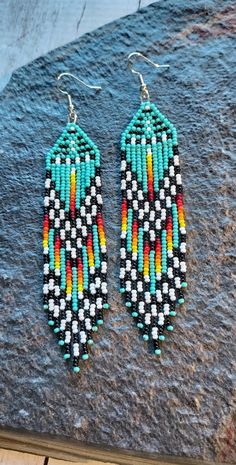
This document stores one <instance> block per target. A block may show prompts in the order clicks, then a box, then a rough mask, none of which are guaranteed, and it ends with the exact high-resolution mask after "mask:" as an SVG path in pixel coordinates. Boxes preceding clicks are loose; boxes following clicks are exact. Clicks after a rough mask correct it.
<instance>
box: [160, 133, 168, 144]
mask: <svg viewBox="0 0 236 465" xmlns="http://www.w3.org/2000/svg"><path fill="white" fill-rule="evenodd" d="M161 138H162V140H163V142H166V139H167V136H166V133H165V132H163V133H162V137H161Z"/></svg>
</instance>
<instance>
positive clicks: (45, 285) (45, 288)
mask: <svg viewBox="0 0 236 465" xmlns="http://www.w3.org/2000/svg"><path fill="white" fill-rule="evenodd" d="M43 293H44V294H45V295H47V294H48V284H44V285H43Z"/></svg>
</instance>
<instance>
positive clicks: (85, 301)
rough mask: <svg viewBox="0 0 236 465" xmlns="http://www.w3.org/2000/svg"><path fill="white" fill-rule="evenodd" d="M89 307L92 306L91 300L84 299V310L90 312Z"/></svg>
mask: <svg viewBox="0 0 236 465" xmlns="http://www.w3.org/2000/svg"><path fill="white" fill-rule="evenodd" d="M89 306H90V302H89V299H84V309H85V310H88V309H89Z"/></svg>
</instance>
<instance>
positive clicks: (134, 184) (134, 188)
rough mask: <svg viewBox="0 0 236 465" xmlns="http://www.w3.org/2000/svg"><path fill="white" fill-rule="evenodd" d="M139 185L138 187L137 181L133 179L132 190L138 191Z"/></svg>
mask: <svg viewBox="0 0 236 465" xmlns="http://www.w3.org/2000/svg"><path fill="white" fill-rule="evenodd" d="M137 187H138V185H137V181H132V191H133V192H136V191H137Z"/></svg>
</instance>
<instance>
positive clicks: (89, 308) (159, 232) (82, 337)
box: [43, 52, 187, 373]
mask: <svg viewBox="0 0 236 465" xmlns="http://www.w3.org/2000/svg"><path fill="white" fill-rule="evenodd" d="M134 56H138V57H142V58H143V59H144V60H145V61H146V62H148V63H150V64H151V65H153V66H155V67H157V68H159V67H167V66H168V65H158V64H156V63H154V62H152V61H151V60H149V59H148V58H146V57H144V56H143V55H142V54H141V53H138V52H133V53H131V54H130V55H129V57H128V63H129V67H130V69H131V71H132V72H133V73H134V74H137V76H138V77H139V80H140V91H141V102H142V103H141V106H140V108H139V110H138V112H137V113H136V114H135V116H134V117H133V119H132V120H131V122H130V123H129V125H128V126H127V128H126V130H125V131H124V133H123V134H122V137H121V194H122V206H121V250H120V256H121V260H120V283H121V286H120V292H121V293H122V294H124V296H125V303H126V306H127V307H128V308H129V309H130V312H131V315H132V316H133V318H134V320H135V323H136V326H137V327H138V328H139V329H140V331H141V333H142V337H143V339H144V340H145V341H148V340H150V341H151V343H152V347H153V350H154V353H155V354H156V355H160V353H161V348H160V344H161V341H163V340H164V339H165V334H164V333H165V330H167V331H172V330H173V325H172V318H173V317H174V316H175V315H176V305H177V304H182V303H183V302H184V298H183V289H184V288H185V287H186V286H187V283H186V278H185V274H186V264H185V252H186V230H185V221H184V211H183V195H182V182H181V175H180V166H179V153H178V142H177V133H176V129H175V127H174V126H173V124H172V123H170V121H169V120H168V119H167V118H166V117H165V116H164V115H163V114H162V113H160V111H159V110H158V109H157V107H156V106H155V105H154V104H153V103H150V98H149V92H148V89H147V86H146V84H145V82H144V80H143V76H142V74H141V73H139V72H138V71H136V70H135V69H134V68H133V67H132V66H131V61H130V60H131V58H132V57H134ZM66 75H67V76H71V77H73V78H74V79H76V80H78V81H79V82H80V83H82V84H83V85H85V86H86V87H90V88H93V89H100V87H96V86H90V85H88V84H85V83H84V82H83V81H81V79H79V78H76V77H75V76H73V75H72V74H70V73H62V74H60V76H58V80H60V79H61V78H62V77H63V76H66ZM59 90H60V91H61V92H62V93H64V94H66V95H67V97H68V101H69V116H68V124H67V126H66V127H65V129H64V131H63V132H62V134H61V136H60V137H59V139H58V140H57V141H56V143H55V145H54V146H53V148H52V149H51V150H50V151H49V153H48V154H47V157H46V181H45V199H44V230H43V248H44V249H43V250H44V309H45V310H46V312H47V315H48V324H49V326H51V327H52V329H53V331H54V333H55V334H56V336H57V338H58V344H59V345H60V346H62V349H63V353H64V359H71V361H72V365H73V371H74V372H75V373H78V372H79V371H80V367H79V363H80V360H81V359H82V360H87V359H88V357H89V355H88V346H89V345H92V344H93V334H94V333H96V332H97V331H98V328H99V325H102V324H103V311H104V309H108V308H109V304H108V297H107V249H106V237H105V232H104V225H103V217H102V195H101V177H100V153H99V150H98V148H97V146H96V145H95V144H94V142H92V140H91V139H90V138H89V137H88V135H87V134H86V133H85V132H84V131H83V130H82V129H81V128H80V126H78V125H77V124H76V121H77V115H76V113H75V110H74V106H73V104H72V100H71V96H70V94H69V93H68V92H66V91H64V90H62V89H59Z"/></svg>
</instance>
